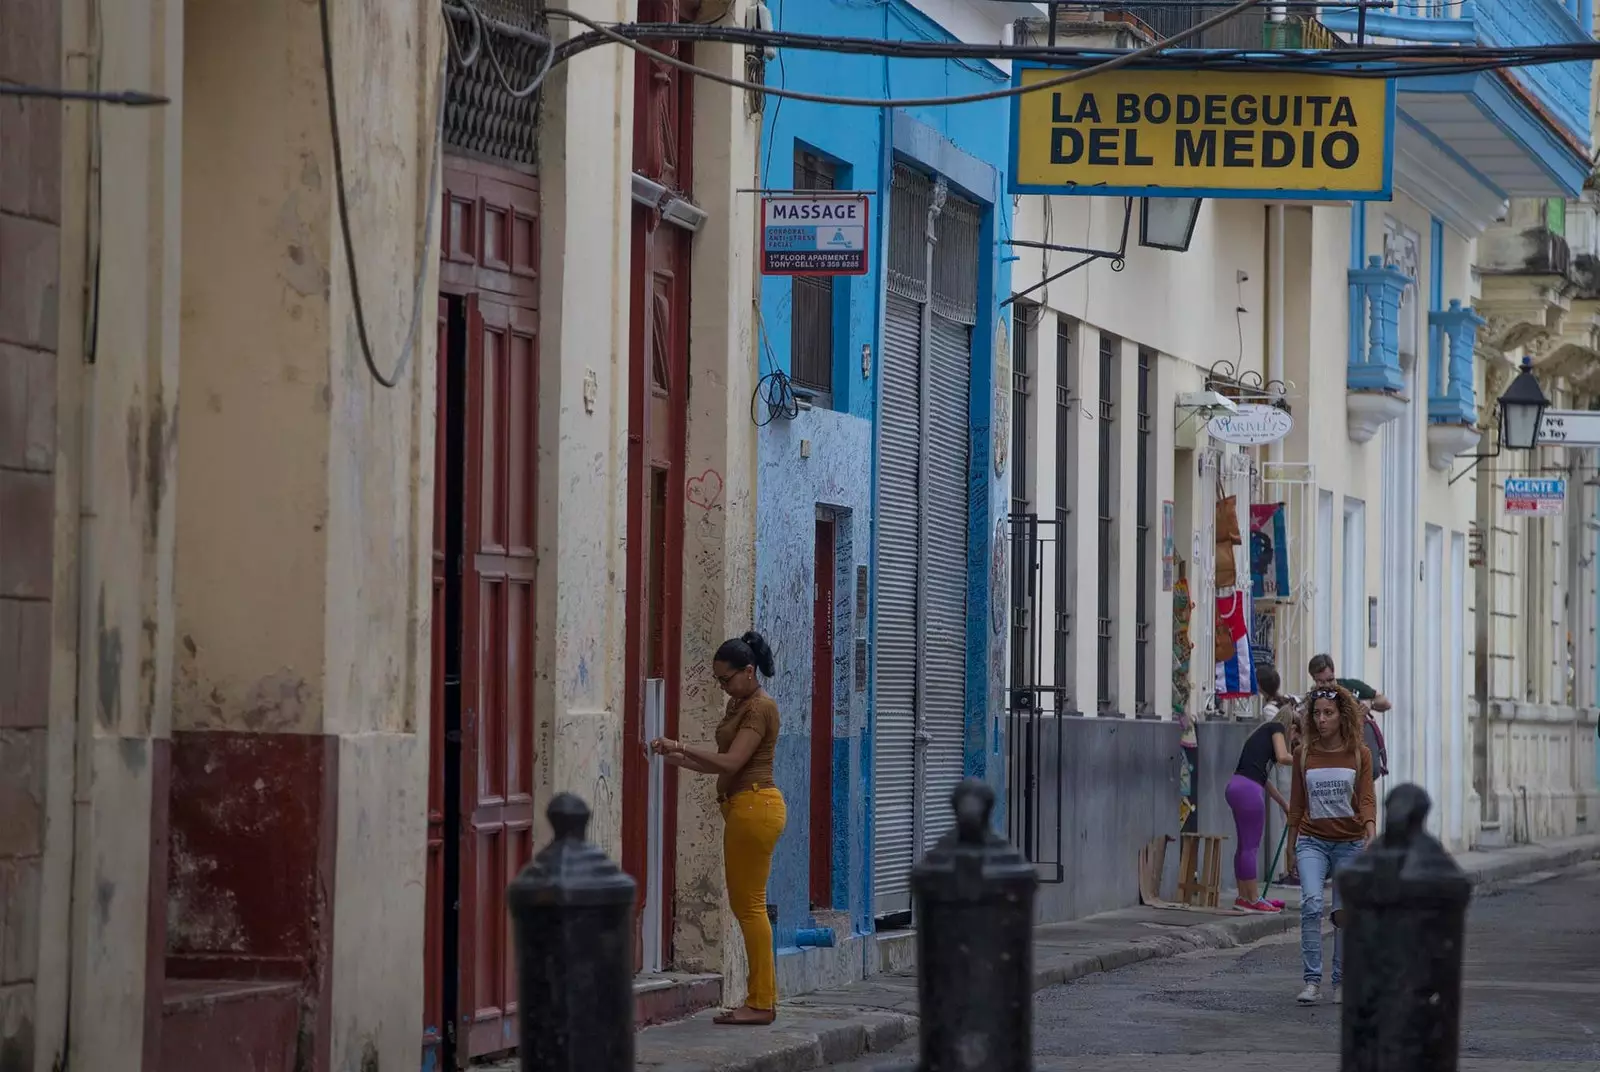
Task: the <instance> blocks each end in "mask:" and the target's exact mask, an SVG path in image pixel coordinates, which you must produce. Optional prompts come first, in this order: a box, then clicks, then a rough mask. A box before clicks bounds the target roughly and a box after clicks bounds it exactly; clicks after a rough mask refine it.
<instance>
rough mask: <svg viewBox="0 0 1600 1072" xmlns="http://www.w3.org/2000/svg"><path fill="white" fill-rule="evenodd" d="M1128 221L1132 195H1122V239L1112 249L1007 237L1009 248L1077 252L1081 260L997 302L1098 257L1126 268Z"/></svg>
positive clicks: (1026, 292) (1023, 295)
mask: <svg viewBox="0 0 1600 1072" xmlns="http://www.w3.org/2000/svg"><path fill="white" fill-rule="evenodd" d="M1132 223H1133V198H1131V197H1125V198H1123V206H1122V241H1120V242H1119V243H1117V248H1116V249H1114V250H1113V249H1090V248H1088V247H1086V246H1063V245H1059V244H1057V243H1055V242H1030V241H1027V240H1025V239H1021V238H1008V239H1006V240H1005V244H1006V245H1008V246H1011V247H1013V248H1017V249H1043V250H1048V251H1049V252H1051V253H1078V254H1081V255H1082V257H1083V259H1082V260H1078V261H1074V262H1073V263H1072V264H1070V265H1068V266H1067V267H1065V268H1063V269H1061V271H1059V272H1056V273H1055V274H1054V275H1049V276H1046V277H1045V278H1043V279H1041V280H1039V281H1038V282H1037V283H1035V284H1033V285H1032V286H1031V287H1028V288H1027V289H1026V290H1019V291H1017V292H1016V293H1015V294H1013V295H1011V297H1009V298H1007V299H1006V300H1005V301H1003V302H1001V303H1000V304H1001V306H1006V305H1010V304H1011V303H1012V302H1014V301H1016V300H1017V299H1018V298H1026V297H1027V296H1028V295H1029V294H1032V293H1033V292H1034V291H1036V290H1043V289H1044V288H1045V287H1048V286H1049V285H1050V284H1051V283H1054V282H1055V281H1056V280H1057V279H1060V278H1062V277H1063V276H1067V275H1071V274H1072V273H1073V272H1076V271H1077V270H1078V269H1079V268H1082V267H1083V266H1084V265H1086V264H1092V263H1094V262H1095V261H1099V260H1105V261H1110V262H1111V270H1112V271H1113V272H1120V271H1122V270H1123V269H1124V268H1126V267H1127V266H1128V229H1129V227H1130V226H1131V225H1132Z"/></svg>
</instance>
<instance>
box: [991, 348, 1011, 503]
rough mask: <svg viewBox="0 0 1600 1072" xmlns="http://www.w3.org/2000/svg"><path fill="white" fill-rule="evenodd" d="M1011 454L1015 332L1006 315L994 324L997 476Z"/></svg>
mask: <svg viewBox="0 0 1600 1072" xmlns="http://www.w3.org/2000/svg"><path fill="white" fill-rule="evenodd" d="M1010 453H1011V333H1010V331H1009V330H1008V329H1007V327H1006V320H1005V318H1004V317H999V318H997V319H996V320H995V323H994V475H995V476H1004V475H1005V472H1006V461H1007V459H1008V457H1009V456H1010Z"/></svg>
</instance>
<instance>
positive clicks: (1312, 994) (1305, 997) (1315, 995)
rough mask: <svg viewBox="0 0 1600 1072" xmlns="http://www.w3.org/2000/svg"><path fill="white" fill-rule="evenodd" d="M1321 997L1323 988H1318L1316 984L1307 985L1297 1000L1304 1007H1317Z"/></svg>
mask: <svg viewBox="0 0 1600 1072" xmlns="http://www.w3.org/2000/svg"><path fill="white" fill-rule="evenodd" d="M1321 997H1322V987H1320V986H1318V985H1317V984H1316V983H1307V984H1306V988H1305V989H1304V990H1302V991H1300V994H1299V996H1297V997H1296V998H1295V1000H1296V1001H1298V1002H1299V1003H1300V1004H1302V1005H1315V1004H1316V1003H1317V1001H1318V999H1320V998H1321Z"/></svg>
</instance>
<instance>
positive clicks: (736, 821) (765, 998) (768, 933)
mask: <svg viewBox="0 0 1600 1072" xmlns="http://www.w3.org/2000/svg"><path fill="white" fill-rule="evenodd" d="M788 820H789V812H788V809H787V808H785V807H784V803H783V794H782V793H781V792H779V791H778V790H777V789H775V788H766V789H746V790H744V791H743V792H740V793H735V794H733V796H731V797H729V798H728V799H727V800H725V801H723V802H722V866H723V874H724V876H725V877H726V879H727V882H728V907H729V908H731V909H732V910H733V918H734V919H737V920H738V921H739V930H740V932H741V933H742V934H743V935H744V954H745V959H746V960H747V961H748V962H749V964H750V996H749V997H748V998H747V999H746V1001H745V1004H746V1005H749V1006H750V1007H751V1008H752V1009H776V1008H777V1007H778V967H777V964H776V963H775V962H774V960H773V955H772V924H771V922H770V921H769V920H768V919H767V877H768V876H769V875H770V874H771V873H772V850H773V849H775V848H777V846H778V837H779V835H781V834H782V833H783V828H784V825H785V824H786V823H787V822H788Z"/></svg>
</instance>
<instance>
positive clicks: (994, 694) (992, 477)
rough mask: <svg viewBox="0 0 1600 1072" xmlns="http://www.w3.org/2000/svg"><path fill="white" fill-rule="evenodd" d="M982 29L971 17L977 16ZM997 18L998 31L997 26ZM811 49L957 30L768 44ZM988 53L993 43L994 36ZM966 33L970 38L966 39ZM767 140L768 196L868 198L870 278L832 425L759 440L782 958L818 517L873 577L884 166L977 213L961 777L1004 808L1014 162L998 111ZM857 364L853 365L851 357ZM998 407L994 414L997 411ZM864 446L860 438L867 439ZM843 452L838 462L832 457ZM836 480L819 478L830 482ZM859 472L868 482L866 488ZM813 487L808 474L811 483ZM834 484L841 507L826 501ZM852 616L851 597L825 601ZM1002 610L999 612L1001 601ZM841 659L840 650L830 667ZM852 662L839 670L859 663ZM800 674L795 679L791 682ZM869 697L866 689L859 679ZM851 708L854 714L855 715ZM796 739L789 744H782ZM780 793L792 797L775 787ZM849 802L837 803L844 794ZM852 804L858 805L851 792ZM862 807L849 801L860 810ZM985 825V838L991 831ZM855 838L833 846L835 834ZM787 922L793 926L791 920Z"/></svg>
mask: <svg viewBox="0 0 1600 1072" xmlns="http://www.w3.org/2000/svg"><path fill="white" fill-rule="evenodd" d="M982 8H983V5H976V6H975V7H974V6H973V5H964V10H963V11H962V12H961V14H962V17H963V18H968V17H969V16H970V18H974V19H977V20H979V21H984V20H987V19H989V18H990V17H991V15H992V13H983V12H982ZM975 12H976V14H975ZM996 17H997V16H996ZM779 28H780V29H783V30H790V31H795V32H808V33H834V34H849V35H854V36H860V37H876V38H884V37H887V38H889V39H895V40H918V41H935V40H952V39H954V35H953V32H952V30H951V28H949V27H946V26H942V25H940V24H939V23H938V22H935V21H934V20H933V19H931V18H929V17H928V16H927V15H925V14H923V13H922V12H921V11H918V10H917V9H916V8H915V7H914V6H913V5H911V4H907V3H904V2H901V0H891V2H889V3H885V4H882V5H873V6H870V7H868V6H862V7H857V8H851V7H843V6H840V5H823V4H817V5H812V4H790V5H788V7H787V8H786V9H785V10H784V11H783V13H782V22H781V26H780V27H779ZM991 28H992V29H993V31H994V35H995V36H994V39H998V36H999V33H1000V25H999V23H998V22H995V23H994V24H993V26H992V27H991ZM962 32H964V31H962ZM784 80H785V84H786V85H788V86H790V87H792V88H804V89H808V90H813V91H820V92H837V93H846V94H850V95H854V96H864V97H870V96H883V95H888V96H893V97H927V96H940V95H944V94H955V93H965V92H973V91H981V90H987V89H992V88H995V87H997V86H999V85H1002V84H1003V83H1004V82H1005V80H1006V76H1005V75H1004V74H1002V73H1001V72H1000V71H999V70H998V69H996V68H993V67H989V66H987V65H984V64H957V63H945V64H930V63H926V62H921V61H918V62H911V61H904V60H896V59H886V58H882V57H856V56H823V55H820V54H813V53H804V52H792V51H791V52H786V53H785V55H784ZM767 118H768V121H769V123H770V126H769V129H768V130H767V131H766V132H765V133H764V135H763V141H764V143H765V144H764V145H763V147H762V160H763V162H764V165H765V168H766V175H765V181H764V182H763V183H762V185H764V186H767V187H772V188H788V187H791V186H793V185H794V182H793V176H794V160H795V155H796V153H797V152H808V153H813V154H816V155H819V156H821V157H823V158H824V159H827V160H829V161H831V162H832V163H833V165H834V168H835V172H836V180H835V185H836V188H838V189H854V190H866V191H872V192H873V193H874V195H875V196H874V197H873V198H872V210H873V235H872V254H871V258H870V263H871V266H872V272H871V274H869V275H867V276H864V277H857V278H847V277H838V278H836V279H835V281H834V287H835V292H836V298H835V301H836V303H837V305H836V309H838V311H837V312H836V315H835V318H834V352H835V353H834V363H833V397H832V409H831V410H830V411H828V412H821V411H813V412H809V413H805V414H802V415H801V417H800V418H799V419H797V420H796V421H794V422H792V424H791V425H790V426H788V427H786V428H785V427H780V426H779V425H781V424H782V423H783V422H781V421H780V422H778V423H776V424H774V425H773V426H771V427H770V428H768V429H767V430H766V431H765V432H764V433H763V437H762V440H761V452H762V454H761V456H762V469H761V484H760V502H759V507H760V509H759V518H760V520H759V526H760V531H759V534H758V541H757V546H758V588H759V593H758V603H757V609H758V621H759V622H760V623H761V624H762V626H763V627H764V628H766V627H771V628H773V629H774V632H775V633H776V634H777V639H776V640H775V646H777V641H779V640H781V642H782V644H783V646H784V648H785V649H786V650H789V651H791V652H793V653H795V654H792V655H791V656H790V659H789V660H787V662H788V663H789V664H792V665H793V666H795V667H796V674H797V676H796V677H795V678H791V679H788V680H783V674H784V673H785V671H784V666H785V665H786V660H784V659H783V657H782V655H781V654H780V658H779V668H780V682H779V684H778V687H779V688H780V689H781V690H782V691H783V693H784V695H782V696H780V705H781V707H782V710H783V712H784V716H785V723H784V725H785V738H784V749H783V752H782V753H781V754H780V763H781V764H782V772H781V773H780V774H779V780H780V785H781V786H782V787H783V788H784V790H785V793H786V795H787V796H788V797H789V833H787V834H786V835H785V838H784V841H783V842H782V843H781V844H780V847H779V851H778V856H777V859H776V860H775V867H774V877H773V882H772V886H771V896H772V897H773V898H774V899H775V900H777V901H778V902H779V905H780V907H779V932H780V933H779V940H780V943H781V942H782V941H784V940H785V939H786V938H787V937H791V936H792V934H793V928H794V927H795V926H798V925H804V923H807V922H809V920H808V919H807V918H806V916H807V912H806V909H807V903H806V894H807V892H808V890H809V884H808V876H809V859H808V851H807V850H808V845H807V842H806V840H805V838H804V837H797V836H796V834H797V833H808V832H809V818H808V813H807V801H808V800H809V796H810V783H809V771H810V753H809V743H808V741H807V739H806V737H805V735H804V732H803V731H804V729H805V727H806V726H807V725H808V724H809V719H810V707H811V682H810V675H809V667H810V662H811V660H810V637H811V631H812V626H811V583H812V577H811V574H812V570H813V558H812V543H813V539H812V535H811V534H812V531H813V518H814V517H815V514H816V507H817V504H818V503H824V504H831V505H837V506H845V507H848V508H849V509H850V510H851V518H850V537H851V541H852V544H853V548H852V555H853V559H854V561H856V562H859V563H867V562H870V561H871V553H872V552H871V548H872V546H873V542H874V539H875V534H874V532H873V527H872V526H873V503H874V501H875V499H874V484H873V482H874V481H875V480H876V475H875V472H874V471H873V469H872V465H873V457H874V452H875V448H876V440H875V438H874V437H873V429H872V425H871V423H870V422H872V421H873V420H875V415H876V413H877V408H878V398H877V391H878V383H877V376H878V369H879V367H880V360H881V353H880V351H881V346H882V335H881V323H882V316H883V290H884V277H883V275H882V273H881V271H880V268H881V266H882V265H883V264H885V263H886V258H887V255H888V249H889V245H888V240H887V236H886V234H885V227H886V225H887V199H888V194H889V176H890V173H891V170H892V164H893V162H894V161H895V160H897V159H900V160H910V161H914V162H915V163H916V164H917V165H918V166H919V167H921V168H923V169H924V170H926V171H929V172H932V173H934V174H945V175H947V176H948V177H949V178H950V179H951V181H952V183H953V184H954V185H955V186H956V187H958V188H959V189H960V191H961V193H962V196H964V197H968V198H972V199H974V200H977V201H978V202H979V203H980V205H981V207H982V210H983V223H982V225H981V233H980V236H979V244H978V248H979V250H980V256H981V257H982V260H981V262H980V265H979V270H978V277H979V292H978V323H977V324H976V325H975V326H974V327H973V329H972V366H971V387H970V390H971V395H970V410H969V413H970V424H969V432H970V436H971V439H970V460H969V469H968V485H969V500H968V501H969V532H968V578H969V588H968V605H967V612H968V613H967V645H966V647H967V656H966V670H967V698H966V727H965V729H966V740H965V743H964V749H963V751H964V755H963V765H964V768H965V771H966V773H967V774H969V775H976V776H979V777H983V778H986V779H988V780H989V781H990V783H991V784H993V785H994V786H995V788H996V790H997V791H998V792H999V793H1000V794H1001V796H1002V797H1003V795H1004V789H1005V787H1004V779H1003V764H1000V763H997V762H995V757H996V755H997V754H998V753H997V749H999V748H1000V747H1001V740H1000V738H999V734H1000V731H1001V729H1002V724H1001V719H1000V715H1001V713H1002V711H1003V702H1004V698H1003V694H1002V690H1003V687H1004V677H1003V673H1004V669H1005V658H1006V632H1005V629H1004V622H1005V619H1006V615H1005V606H1004V600H1005V599H1006V578H1007V577H1008V572H1007V571H1008V569H1009V563H1008V562H1007V558H1006V551H1007V546H1008V543H1007V540H1006V539H1005V530H1004V527H1003V526H1004V523H1005V522H1004V519H1005V517H1006V514H1007V506H1006V494H1007V487H1008V485H1007V481H1008V479H1009V473H1008V470H1007V465H1006V462H1005V461H1004V459H1001V460H1000V461H999V462H998V464H997V461H996V454H995V450H996V446H995V435H996V434H997V433H996V429H997V428H1000V427H1001V426H1002V425H1004V421H1005V416H1006V414H1005V410H1004V407H1005V406H1006V405H1007V404H1008V397H1009V394H1008V391H1006V392H1001V394H1000V395H998V396H997V394H996V391H995V382H996V381H995V376H996V371H995V353H994V339H995V325H996V322H997V320H998V319H1001V318H1005V317H1006V316H1007V314H1005V313H1004V311H1002V310H1000V309H999V307H998V301H999V298H1000V297H1001V296H1002V295H1004V294H1008V293H1009V292H1010V281H1009V280H1010V269H1009V261H1008V255H1009V250H1008V249H1005V248H1002V246H1001V242H1002V240H1003V239H1004V238H1005V237H1007V236H1009V233H1010V217H1011V199H1010V198H1009V197H1007V196H1004V195H1003V189H1004V175H1005V168H1006V163H1005V161H1006V158H1007V150H1008V129H1009V128H1008V114H1007V112H1006V109H1005V106H1004V105H1003V104H1001V103H999V102H995V103H993V104H984V105H971V106H964V107H960V108H916V109H910V110H907V111H906V112H900V111H893V112H886V113H884V112H871V111H866V110H853V109H839V108H834V107H828V106H824V105H817V104H811V103H808V102H802V101H785V102H784V103H783V104H782V106H781V107H779V106H778V105H777V104H776V102H773V101H769V102H768V103H767ZM792 295H793V285H792V284H791V283H790V281H788V280H786V279H782V278H778V277H770V278H765V279H763V280H762V281H761V308H762V319H763V326H764V332H765V336H764V339H763V344H762V345H763V354H764V358H770V360H768V361H766V362H765V363H764V364H763V371H764V372H765V371H770V369H771V368H772V367H773V366H776V367H777V368H780V369H784V370H788V369H789V368H790V344H791V339H790V330H791V321H790V310H791V303H792V300H793V299H792ZM863 349H865V351H866V352H865V354H863ZM996 405H999V406H1000V407H1001V409H1000V410H998V411H997V410H996V408H995V407H996ZM863 436H864V437H865V438H862V437H863ZM801 438H807V439H811V441H812V446H811V449H812V451H813V454H812V458H811V460H810V461H802V460H800V459H799V457H798V454H799V451H798V443H799V440H800V439H801ZM845 451H848V452H850V455H851V456H850V457H849V458H848V459H845V458H842V457H841V454H842V453H843V452H845ZM830 469H831V470H833V471H832V472H829V470H830ZM863 470H865V471H863ZM808 473H814V474H817V475H815V476H808V475H807V474H808ZM829 481H832V484H831V487H832V488H833V491H834V493H835V494H837V495H838V496H839V498H838V499H837V500H833V501H831V503H830V500H828V499H827V498H826V494H827V487H828V486H830V485H829V483H828V482H829ZM837 596H838V599H839V601H840V602H841V603H844V604H845V606H846V608H847V609H848V608H850V607H851V606H852V605H853V603H854V591H853V582H852V585H851V586H850V587H848V588H845V589H843V590H841V591H840V592H839V593H837ZM997 600H998V601H999V602H996V601H997ZM847 625H848V626H849V628H840V629H838V630H837V635H838V643H839V644H840V645H843V644H845V643H846V642H847V641H848V640H853V639H854V638H855V637H856V636H870V625H867V626H866V627H858V626H856V625H855V624H853V623H847ZM843 654H844V653H841V652H839V651H837V650H836V657H840V656H841V655H843ZM853 654H854V653H853V651H852V652H850V653H849V654H848V656H847V657H846V662H847V663H848V662H849V660H851V659H853ZM802 670H803V671H804V672H803V674H802V673H800V671H802ZM849 676H850V679H851V680H850V681H849V682H848V684H849V686H850V687H849V689H848V690H846V691H840V688H839V684H838V678H837V677H836V685H835V697H836V719H837V720H839V721H838V722H836V733H835V744H836V749H835V758H834V770H833V778H834V785H835V790H836V795H835V807H834V821H835V824H836V829H837V832H836V836H835V844H834V846H833V848H834V852H833V856H832V860H833V871H834V873H833V887H834V907H835V908H838V909H841V910H848V911H849V913H850V918H851V922H852V925H853V927H855V928H856V929H857V930H860V931H870V930H871V928H872V905H871V852H872V847H871V846H872V838H871V829H870V827H871V814H872V789H871V787H872V734H871V718H870V710H871V707H870V695H859V694H857V693H855V691H854V682H853V676H854V675H853V668H852V672H851V674H850V675H849ZM869 688H870V674H869ZM841 698H849V714H848V722H847V723H846V724H847V725H848V727H849V729H848V731H846V730H845V729H844V728H843V726H841V725H840V722H845V715H844V712H843V711H842V710H839V708H838V703H839V701H840V699H841ZM858 706H860V707H862V708H863V709H858ZM790 727H794V729H793V731H792V732H793V736H791V731H790V729H789V728H790ZM785 779H787V780H785ZM845 785H848V786H850V788H849V795H848V797H845V796H843V795H842V794H843V793H844V790H843V789H842V788H841V786H845ZM857 786H859V788H857ZM858 793H859V799H858V798H857V794H858ZM929 807H930V809H944V808H947V807H948V800H947V799H946V798H945V797H943V795H942V794H935V795H934V797H931V798H930V801H929ZM1003 813H1004V812H1003V807H1001V808H997V811H996V814H997V821H999V820H1000V817H1001V816H1003ZM841 823H849V824H851V826H852V828H851V829H849V830H845V829H843V828H839V827H838V824H841ZM796 917H799V918H796Z"/></svg>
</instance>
